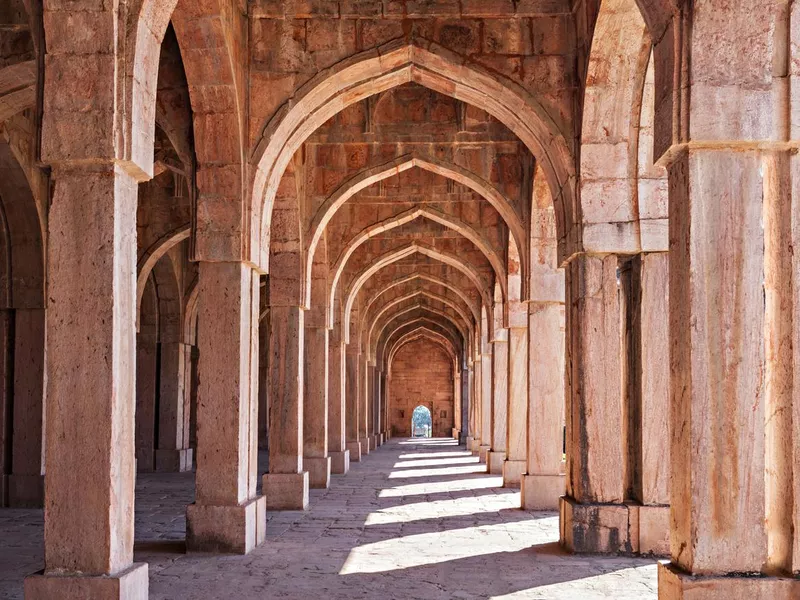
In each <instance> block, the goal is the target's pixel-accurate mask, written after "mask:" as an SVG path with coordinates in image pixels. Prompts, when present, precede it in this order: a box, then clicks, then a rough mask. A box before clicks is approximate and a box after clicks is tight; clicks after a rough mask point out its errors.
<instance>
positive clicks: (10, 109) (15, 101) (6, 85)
mask: <svg viewBox="0 0 800 600" xmlns="http://www.w3.org/2000/svg"><path fill="white" fill-rule="evenodd" d="M34 104H36V61H35V60H26V61H23V62H19V63H16V64H13V65H10V66H8V67H5V68H4V69H0V123H2V122H3V121H5V120H6V119H8V118H9V117H12V116H14V115H15V114H17V113H19V112H22V111H23V110H25V109H26V108H31V107H32V106H33V105H34Z"/></svg>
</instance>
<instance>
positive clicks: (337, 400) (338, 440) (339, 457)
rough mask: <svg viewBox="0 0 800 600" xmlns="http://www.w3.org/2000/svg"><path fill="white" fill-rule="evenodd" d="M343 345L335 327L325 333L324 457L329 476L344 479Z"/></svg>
mask: <svg viewBox="0 0 800 600" xmlns="http://www.w3.org/2000/svg"><path fill="white" fill-rule="evenodd" d="M345 377H346V376H345V345H344V343H342V340H341V335H340V333H339V326H338V325H337V326H335V327H334V328H333V329H332V330H331V331H330V332H329V333H328V454H329V455H330V458H331V473H334V474H337V475H344V474H346V473H347V472H348V471H349V470H350V451H349V450H347V449H346V443H347V431H346V410H347V406H346V394H345Z"/></svg>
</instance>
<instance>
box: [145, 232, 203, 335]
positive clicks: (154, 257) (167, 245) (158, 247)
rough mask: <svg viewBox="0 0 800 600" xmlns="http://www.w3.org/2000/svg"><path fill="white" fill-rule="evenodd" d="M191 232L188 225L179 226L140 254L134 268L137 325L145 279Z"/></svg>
mask: <svg viewBox="0 0 800 600" xmlns="http://www.w3.org/2000/svg"><path fill="white" fill-rule="evenodd" d="M191 232H192V228H191V226H190V225H189V224H186V225H181V226H180V227H177V228H176V229H173V230H172V231H170V232H169V233H166V234H165V235H163V236H162V237H161V238H160V239H159V240H157V241H156V242H155V243H153V245H151V246H150V247H149V248H148V249H147V250H145V251H144V252H143V253H142V256H141V257H140V258H139V264H138V265H137V267H136V272H137V273H138V275H137V276H136V322H137V324H138V322H139V313H140V311H141V306H142V294H144V288H145V286H146V285H147V278H148V277H150V273H151V271H152V270H153V267H155V265H156V263H158V261H159V260H161V257H162V256H164V255H165V254H166V253H167V252H169V251H170V249H172V248H173V247H174V246H177V245H178V244H180V243H181V242H182V241H183V240H185V239H188V238H189V236H190V235H191Z"/></svg>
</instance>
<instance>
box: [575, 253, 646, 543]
mask: <svg viewBox="0 0 800 600" xmlns="http://www.w3.org/2000/svg"><path fill="white" fill-rule="evenodd" d="M618 268H619V260H618V258H617V257H616V256H614V255H611V256H588V255H579V256H577V257H575V258H574V259H573V260H572V261H571V262H570V263H569V265H568V266H567V272H566V274H567V282H566V285H567V370H568V373H567V381H568V382H570V383H571V387H570V389H569V390H568V393H569V396H568V402H567V415H566V424H567V473H569V475H570V476H569V478H568V480H567V496H566V497H565V498H563V499H562V501H561V543H562V545H563V546H564V547H565V548H567V549H568V550H571V551H574V552H599V553H607V552H636V551H637V547H636V546H635V544H636V540H632V539H631V537H630V535H629V529H630V528H629V514H628V508H627V507H626V506H625V504H624V502H625V499H626V483H627V482H626V468H627V449H628V448H627V444H626V442H625V440H624V437H623V436H624V431H625V428H626V424H625V423H624V420H623V389H622V380H623V371H622V361H623V347H622V330H621V321H622V318H621V314H622V304H621V298H620V296H621V294H620V289H619V286H618V280H617V276H618Z"/></svg>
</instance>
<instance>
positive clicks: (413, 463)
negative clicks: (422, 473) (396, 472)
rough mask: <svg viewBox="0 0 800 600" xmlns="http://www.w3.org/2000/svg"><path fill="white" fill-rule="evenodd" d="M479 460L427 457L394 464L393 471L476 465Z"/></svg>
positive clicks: (474, 457) (474, 458)
mask: <svg viewBox="0 0 800 600" xmlns="http://www.w3.org/2000/svg"><path fill="white" fill-rule="evenodd" d="M478 464H480V459H479V458H478V457H477V456H460V457H454V458H449V457H445V458H439V457H435V458H434V457H431V456H430V455H429V457H428V458H427V460H426V459H417V460H401V461H400V462H396V463H394V465H393V466H392V468H393V469H405V468H408V467H438V466H439V465H478Z"/></svg>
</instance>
